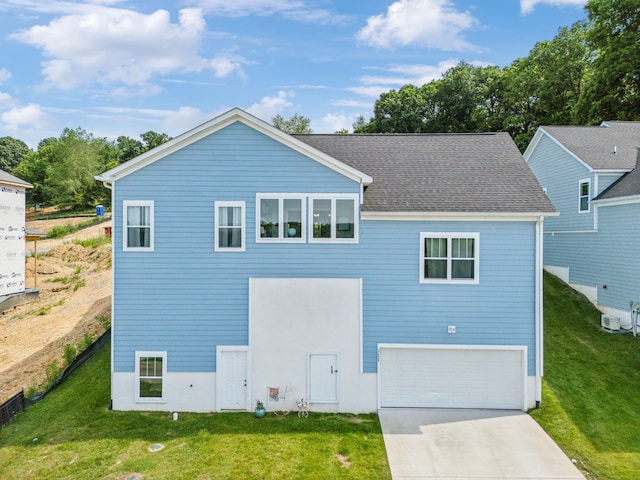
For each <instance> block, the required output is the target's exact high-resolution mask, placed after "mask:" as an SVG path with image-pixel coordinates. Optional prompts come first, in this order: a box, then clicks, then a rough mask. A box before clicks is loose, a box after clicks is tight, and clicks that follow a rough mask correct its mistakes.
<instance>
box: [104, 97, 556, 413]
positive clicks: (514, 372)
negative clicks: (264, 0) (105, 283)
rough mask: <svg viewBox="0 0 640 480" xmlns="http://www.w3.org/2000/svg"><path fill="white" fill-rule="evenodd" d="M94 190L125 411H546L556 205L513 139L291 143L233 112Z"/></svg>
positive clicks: (315, 138) (329, 138)
mask: <svg viewBox="0 0 640 480" xmlns="http://www.w3.org/2000/svg"><path fill="white" fill-rule="evenodd" d="M96 178H97V179H98V180H101V181H102V182H104V184H105V185H106V186H107V187H109V188H111V189H112V209H113V305H112V316H113V319H112V320H113V322H112V335H113V339H112V350H113V351H112V405H113V408H114V409H119V410H163V411H202V412H208V411H227V410H242V411H245V410H251V409H253V406H254V404H255V402H256V399H259V400H261V401H262V402H263V403H265V405H266V407H267V409H268V410H283V409H284V410H287V409H289V408H294V409H295V408H296V401H297V400H298V399H305V400H306V401H308V402H309V408H310V409H311V410H313V411H343V412H367V411H375V410H376V409H378V408H381V407H455V408H467V407H468V408H508V409H521V410H526V409H528V408H531V407H534V406H535V405H536V403H537V402H539V401H540V379H541V376H542V263H541V261H542V232H543V220H544V218H545V216H548V215H554V214H555V212H554V209H553V206H552V204H551V202H549V200H548V199H547V197H546V196H545V195H544V193H543V192H542V189H541V188H540V185H539V184H538V183H537V181H536V179H535V177H534V176H533V174H532V173H531V171H530V170H529V168H528V167H527V165H526V164H525V162H524V160H523V158H522V156H521V155H520V153H519V152H518V150H517V148H516V146H515V145H514V143H513V142H512V141H511V139H510V137H509V136H508V135H507V134H500V133H495V134H494V133H490V134H468V135H467V134H439V135H422V134H410V135H293V136H292V135H288V134H285V133H283V132H281V131H279V130H277V129H275V128H274V127H272V126H271V125H269V124H267V123H265V122H263V121H261V120H259V119H257V118H255V117H253V116H252V115H250V114H248V113H246V112H244V111H242V110H239V109H233V110H230V111H228V112H227V113H224V114H222V115H220V116H218V117H217V118H214V119H213V120H211V121H209V122H207V123H205V124H203V125H201V126H199V127H197V128H195V129H193V130H190V131H188V132H186V133H184V134H183V135H181V136H179V137H177V138H174V139H173V140H171V141H169V142H167V143H165V144H164V145H161V146H160V147H157V148H156V149H154V150H151V151H149V152H146V153H144V154H142V155H140V156H139V157H137V158H134V159H133V160H131V161H129V162H127V163H124V164H122V165H120V166H118V167H116V168H114V169H112V170H109V171H107V172H105V173H103V174H102V175H100V176H98V177H96Z"/></svg>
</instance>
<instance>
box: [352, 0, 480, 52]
mask: <svg viewBox="0 0 640 480" xmlns="http://www.w3.org/2000/svg"><path fill="white" fill-rule="evenodd" d="M478 23H479V22H478V20H477V19H476V18H475V17H473V16H472V15H471V14H470V13H469V12H468V11H466V12H460V11H457V10H456V9H455V8H454V6H453V3H452V2H451V1H450V0H398V1H396V2H394V3H393V4H391V5H390V6H389V8H388V9H387V12H386V14H381V15H376V16H374V17H369V19H367V25H366V26H365V27H363V28H362V29H361V30H360V31H359V32H358V33H357V35H356V38H357V39H358V40H359V41H360V42H362V43H365V44H367V45H369V46H372V47H381V48H394V47H396V46H407V45H422V46H426V47H429V48H434V49H438V50H446V51H479V50H481V49H480V48H478V47H476V46H474V45H472V44H471V43H469V42H467V41H466V40H465V39H464V36H463V32H464V31H465V30H469V29H470V28H472V27H474V26H476V25H477V24H478Z"/></svg>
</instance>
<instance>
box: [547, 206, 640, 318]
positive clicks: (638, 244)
mask: <svg viewBox="0 0 640 480" xmlns="http://www.w3.org/2000/svg"><path fill="white" fill-rule="evenodd" d="M638 225H640V204H638V203H631V204H626V205H617V206H607V207H599V208H598V231H597V232H595V233H575V234H557V235H549V234H546V235H545V240H544V241H545V246H544V248H545V254H544V256H545V259H544V263H545V264H548V265H555V266H561V267H568V268H569V281H570V282H571V283H576V284H580V285H586V286H589V287H594V288H597V291H598V304H599V305H602V306H605V307H609V308H616V309H620V310H627V309H628V308H629V302H630V301H631V300H640V262H638V260H637V259H639V258H640V228H639V227H638ZM604 285H606V288H603V286H604Z"/></svg>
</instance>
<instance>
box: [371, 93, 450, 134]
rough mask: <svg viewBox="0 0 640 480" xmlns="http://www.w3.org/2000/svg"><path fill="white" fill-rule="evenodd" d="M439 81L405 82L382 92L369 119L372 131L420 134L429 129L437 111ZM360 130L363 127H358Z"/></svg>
mask: <svg viewBox="0 0 640 480" xmlns="http://www.w3.org/2000/svg"><path fill="white" fill-rule="evenodd" d="M439 82H440V81H435V82H431V83H427V84H425V85H423V86H422V87H417V86H415V85H411V84H408V85H404V86H403V87H401V88H400V89H399V90H391V91H389V92H385V93H382V94H380V98H379V99H378V100H376V103H375V105H374V107H373V118H372V119H371V120H370V121H369V125H368V126H367V130H368V132H369V133H374V132H376V133H420V132H426V131H429V122H433V119H434V118H435V115H436V113H437V106H436V99H435V94H436V93H437V91H438V88H439V84H440V83H439ZM359 131H363V129H361V128H359Z"/></svg>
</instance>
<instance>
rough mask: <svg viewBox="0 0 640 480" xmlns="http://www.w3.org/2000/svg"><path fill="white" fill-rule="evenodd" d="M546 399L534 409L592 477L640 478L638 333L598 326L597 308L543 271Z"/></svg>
mask: <svg viewBox="0 0 640 480" xmlns="http://www.w3.org/2000/svg"><path fill="white" fill-rule="evenodd" d="M544 290H545V301H544V304H545V359H544V363H545V372H544V373H545V377H544V383H543V403H542V406H541V408H540V409H538V410H536V411H533V412H531V414H532V416H533V417H534V418H535V419H536V420H537V421H538V422H539V423H540V424H541V425H542V426H543V427H544V429H545V430H547V432H549V434H550V435H551V436H552V437H553V438H554V439H555V440H556V442H557V443H558V444H559V445H560V447H561V448H562V449H563V450H564V451H565V452H566V453H567V455H569V457H570V458H574V459H576V460H577V461H578V466H579V467H581V468H582V469H583V471H584V472H585V473H586V474H587V476H588V478H596V479H600V480H608V479H611V480H623V479H624V480H626V479H628V480H632V479H633V480H638V478H640V337H636V338H634V337H633V336H632V335H631V334H624V335H620V334H611V333H606V332H603V331H602V330H601V328H600V312H599V311H598V310H596V309H595V308H594V307H593V306H592V305H591V304H590V303H589V302H588V301H586V300H585V299H584V297H582V296H581V295H579V294H577V293H576V292H574V291H573V290H571V289H570V288H569V287H567V286H566V285H565V284H563V283H562V282H560V281H559V280H558V279H556V278H555V277H553V276H551V275H545V289H544Z"/></svg>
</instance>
